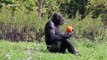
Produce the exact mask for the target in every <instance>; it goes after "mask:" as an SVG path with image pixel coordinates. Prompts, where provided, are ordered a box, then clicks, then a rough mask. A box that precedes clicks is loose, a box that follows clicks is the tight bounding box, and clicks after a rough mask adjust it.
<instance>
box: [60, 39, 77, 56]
mask: <svg viewBox="0 0 107 60" xmlns="http://www.w3.org/2000/svg"><path fill="white" fill-rule="evenodd" d="M66 49H68V51H69V52H70V53H72V54H76V51H75V48H74V47H73V45H72V44H71V43H70V40H68V39H67V40H63V41H62V42H61V49H60V52H62V53H64V52H65V50H66Z"/></svg>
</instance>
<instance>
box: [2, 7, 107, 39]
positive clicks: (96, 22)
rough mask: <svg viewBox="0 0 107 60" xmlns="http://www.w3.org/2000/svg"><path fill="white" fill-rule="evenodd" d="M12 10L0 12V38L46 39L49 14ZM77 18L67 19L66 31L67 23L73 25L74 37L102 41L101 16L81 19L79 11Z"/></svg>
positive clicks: (103, 32) (64, 26) (63, 27)
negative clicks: (41, 14) (45, 30)
mask: <svg viewBox="0 0 107 60" xmlns="http://www.w3.org/2000/svg"><path fill="white" fill-rule="evenodd" d="M12 14H13V12H12V11H11V10H7V9H2V10H1V12H0V16H1V17H0V26H1V27H0V39H6V40H11V41H35V40H38V41H41V40H43V39H44V26H45V24H46V22H47V21H48V20H49V19H48V15H46V16H43V17H42V20H40V19H38V13H37V11H32V12H30V13H25V11H20V10H16V11H15V12H14V15H12ZM76 15H77V16H76V18H75V19H72V20H71V19H66V20H67V22H66V24H65V25H63V26H62V30H63V32H66V30H65V28H66V26H67V25H72V26H73V28H74V30H75V33H74V38H77V39H80V38H88V39H90V40H92V41H102V40H104V37H105V29H104V27H103V23H102V21H101V18H100V17H99V18H97V19H92V18H91V14H89V15H88V16H86V17H85V18H84V19H83V20H79V15H78V13H77V14H76Z"/></svg>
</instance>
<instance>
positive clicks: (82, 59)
mask: <svg viewBox="0 0 107 60" xmlns="http://www.w3.org/2000/svg"><path fill="white" fill-rule="evenodd" d="M81 40H82V39H81ZM81 40H80V41H77V40H76V39H72V43H73V45H74V46H75V48H76V50H77V51H78V52H79V54H78V55H72V54H70V53H69V52H68V51H67V52H66V53H65V54H61V53H49V52H48V51H47V49H46V45H45V43H44V42H41V43H36V42H9V41H4V40H1V41H0V60H30V59H31V60H106V59H107V43H96V42H90V41H88V40H85V41H84V42H83V41H81Z"/></svg>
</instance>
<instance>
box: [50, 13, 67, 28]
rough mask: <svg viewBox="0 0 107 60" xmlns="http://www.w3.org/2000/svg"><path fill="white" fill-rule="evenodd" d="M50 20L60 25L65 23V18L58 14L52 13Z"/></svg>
mask: <svg viewBox="0 0 107 60" xmlns="http://www.w3.org/2000/svg"><path fill="white" fill-rule="evenodd" d="M51 20H52V21H53V22H54V24H55V25H57V26H58V25H62V24H64V23H65V21H66V20H65V18H63V17H62V16H61V15H60V14H57V13H54V14H53V15H52V18H51Z"/></svg>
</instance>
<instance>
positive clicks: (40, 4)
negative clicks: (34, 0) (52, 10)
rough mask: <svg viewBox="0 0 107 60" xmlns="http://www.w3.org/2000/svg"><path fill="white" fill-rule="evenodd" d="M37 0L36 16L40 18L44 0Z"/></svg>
mask: <svg viewBox="0 0 107 60" xmlns="http://www.w3.org/2000/svg"><path fill="white" fill-rule="evenodd" d="M38 2H39V9H38V17H39V19H41V17H42V9H43V2H44V0H39V1H38Z"/></svg>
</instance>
